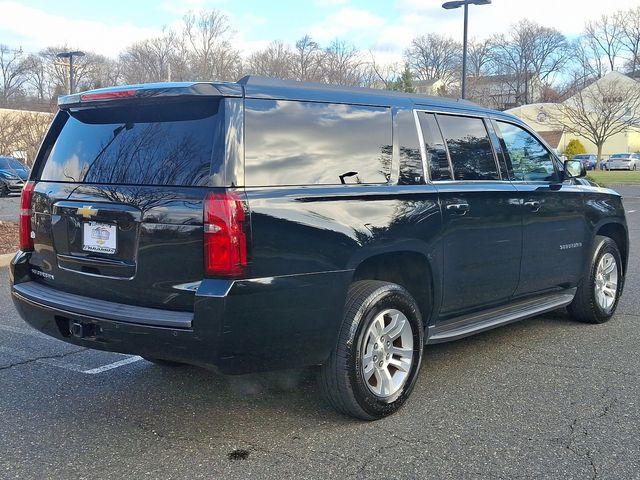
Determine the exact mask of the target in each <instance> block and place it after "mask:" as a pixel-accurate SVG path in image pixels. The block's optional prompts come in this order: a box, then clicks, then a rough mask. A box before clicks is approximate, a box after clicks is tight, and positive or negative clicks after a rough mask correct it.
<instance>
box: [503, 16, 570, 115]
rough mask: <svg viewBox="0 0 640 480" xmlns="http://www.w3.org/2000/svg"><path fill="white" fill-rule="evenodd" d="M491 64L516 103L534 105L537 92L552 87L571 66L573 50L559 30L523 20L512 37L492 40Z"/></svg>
mask: <svg viewBox="0 0 640 480" xmlns="http://www.w3.org/2000/svg"><path fill="white" fill-rule="evenodd" d="M491 60H492V62H493V63H494V65H495V67H496V68H497V70H498V72H499V73H501V74H503V75H505V77H504V82H505V83H506V84H508V85H509V87H510V89H511V90H512V92H511V93H512V94H513V96H514V98H515V99H516V103H517V104H521V103H531V102H532V101H534V100H535V97H536V90H538V91H540V90H541V88H542V87H543V86H544V85H549V84H550V83H552V82H553V80H554V77H555V76H556V75H557V74H558V73H559V72H560V71H561V69H562V67H563V66H564V65H565V64H566V63H567V61H568V60H569V48H568V44H567V40H566V38H565V37H564V35H562V34H561V33H560V32H559V31H558V30H556V29H553V28H547V27H543V26H541V25H538V24H537V23H534V22H530V21H528V20H522V21H520V22H519V23H517V24H515V25H513V26H512V28H511V30H510V32H509V33H508V34H501V35H496V36H494V37H493V38H492V40H491ZM536 87H537V88H536Z"/></svg>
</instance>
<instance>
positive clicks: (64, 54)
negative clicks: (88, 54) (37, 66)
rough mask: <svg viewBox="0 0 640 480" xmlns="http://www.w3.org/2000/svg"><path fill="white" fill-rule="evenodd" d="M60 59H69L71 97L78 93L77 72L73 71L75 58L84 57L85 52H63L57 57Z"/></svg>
mask: <svg viewBox="0 0 640 480" xmlns="http://www.w3.org/2000/svg"><path fill="white" fill-rule="evenodd" d="M56 57H58V58H68V59H69V95H71V94H72V93H74V92H75V91H76V85H75V71H74V69H73V57H84V52H81V51H79V50H76V51H74V52H61V53H58V54H57V55H56Z"/></svg>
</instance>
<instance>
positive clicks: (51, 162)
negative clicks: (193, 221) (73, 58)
mask: <svg viewBox="0 0 640 480" xmlns="http://www.w3.org/2000/svg"><path fill="white" fill-rule="evenodd" d="M218 105H219V102H218V101H208V102H203V101H198V102H186V103H180V104H167V103H165V104H156V105H147V106H136V107H134V108H132V107H129V106H127V107H121V106H120V107H107V108H92V109H84V110H77V111H72V112H65V111H63V112H60V114H59V115H60V117H59V118H58V119H57V120H56V122H55V124H54V127H53V128H56V125H57V128H59V129H60V132H59V134H58V135H57V138H56V140H55V142H54V143H53V145H51V147H50V150H49V152H48V156H47V158H46V160H45V163H44V167H42V171H41V174H40V178H41V179H42V180H46V181H60V182H72V183H107V184H125V185H181V186H205V185H207V184H208V182H209V177H210V174H211V160H212V156H213V152H214V146H215V145H222V142H223V140H222V137H221V135H222V124H223V122H222V121H221V119H220V118H219V117H220V116H221V115H220V114H219V113H218ZM60 125H61V127H60Z"/></svg>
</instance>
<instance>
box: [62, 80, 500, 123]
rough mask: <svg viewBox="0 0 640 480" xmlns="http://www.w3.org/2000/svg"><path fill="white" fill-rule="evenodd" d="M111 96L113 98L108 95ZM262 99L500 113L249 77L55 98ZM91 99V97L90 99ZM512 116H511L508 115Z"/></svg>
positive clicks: (437, 100)
mask: <svg viewBox="0 0 640 480" xmlns="http://www.w3.org/2000/svg"><path fill="white" fill-rule="evenodd" d="M109 94H113V95H109ZM243 94H244V96H245V97H246V98H262V99H272V100H298V101H309V102H332V103H347V104H355V105H358V104H359V105H372V106H386V107H398V108H415V107H417V108H420V107H427V108H432V109H438V108H439V107H441V108H443V109H448V110H460V111H461V112H463V111H466V112H470V111H473V112H477V113H481V114H495V115H502V114H501V113H500V112H497V111H494V110H491V109H488V108H485V107H481V106H479V105H476V104H475V103H472V102H470V101H468V100H461V99H451V98H445V97H436V96H430V95H421V94H416V93H404V92H396V91H389V90H381V89H375V88H362V87H344V86H338V85H326V84H321V83H313V82H298V81H294V80H279V79H275V78H268V77H260V76H255V75H249V76H246V77H243V78H241V79H240V80H238V82H236V83H232V82H173V83H148V84H139V85H123V86H117V87H110V88H101V89H97V90H90V91H87V92H81V93H75V94H73V95H67V96H65V97H60V98H59V99H58V105H60V107H61V108H69V107H71V106H74V105H76V106H77V105H81V104H85V102H96V103H102V102H107V103H109V102H112V101H129V100H136V99H140V98H158V97H177V96H190V97H205V96H217V97H220V96H224V97H242V96H243ZM89 97H92V98H89ZM508 117H511V115H508Z"/></svg>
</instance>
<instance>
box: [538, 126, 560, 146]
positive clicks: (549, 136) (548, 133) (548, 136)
mask: <svg viewBox="0 0 640 480" xmlns="http://www.w3.org/2000/svg"><path fill="white" fill-rule="evenodd" d="M563 134H564V132H563V131H562V130H545V131H538V135H540V136H541V137H542V139H543V140H544V141H545V142H547V143H548V144H549V146H550V147H552V148H558V147H559V146H560V140H562V135H563Z"/></svg>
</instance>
